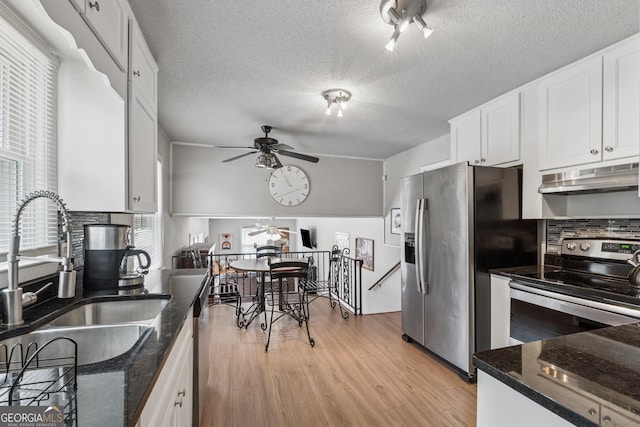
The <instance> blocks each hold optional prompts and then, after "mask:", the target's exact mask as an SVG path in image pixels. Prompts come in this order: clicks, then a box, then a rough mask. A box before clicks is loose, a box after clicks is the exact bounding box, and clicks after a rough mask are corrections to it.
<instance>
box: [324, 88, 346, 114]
mask: <svg viewBox="0 0 640 427" xmlns="http://www.w3.org/2000/svg"><path fill="white" fill-rule="evenodd" d="M322 97H323V98H324V99H325V101H327V109H326V110H325V112H324V113H325V114H326V115H327V116H330V115H331V109H332V108H331V107H332V106H333V105H334V104H335V105H336V106H337V110H338V111H337V113H336V116H337V117H342V116H343V115H344V113H343V111H344V110H346V109H347V101H349V100H350V99H351V92H349V91H348V90H346V89H329V90H325V91H324V92H322Z"/></svg>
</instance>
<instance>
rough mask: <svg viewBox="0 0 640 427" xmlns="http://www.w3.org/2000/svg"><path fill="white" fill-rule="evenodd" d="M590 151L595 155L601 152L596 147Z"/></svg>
mask: <svg viewBox="0 0 640 427" xmlns="http://www.w3.org/2000/svg"><path fill="white" fill-rule="evenodd" d="M590 153H591V154H593V155H594V156H595V155H597V154H598V153H599V151H598V150H596V149H595V148H594V149H593V150H591V151H590Z"/></svg>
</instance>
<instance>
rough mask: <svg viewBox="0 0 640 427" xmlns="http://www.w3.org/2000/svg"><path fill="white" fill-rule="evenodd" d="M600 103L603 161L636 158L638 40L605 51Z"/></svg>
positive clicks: (639, 135)
mask: <svg viewBox="0 0 640 427" xmlns="http://www.w3.org/2000/svg"><path fill="white" fill-rule="evenodd" d="M602 101H603V114H602V120H603V123H602V126H603V129H602V147H603V152H602V156H603V159H604V160H610V159H618V158H621V157H630V156H638V153H639V152H640V145H639V144H640V143H639V142H640V37H635V38H633V39H631V40H629V41H628V42H625V43H622V44H620V45H618V46H616V47H614V48H612V49H611V50H608V51H605V53H604V74H603V100H602ZM636 161H637V159H636Z"/></svg>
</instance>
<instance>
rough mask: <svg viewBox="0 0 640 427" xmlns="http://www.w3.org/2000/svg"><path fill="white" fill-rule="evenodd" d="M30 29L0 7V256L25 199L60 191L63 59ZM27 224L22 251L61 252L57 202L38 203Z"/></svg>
mask: <svg viewBox="0 0 640 427" xmlns="http://www.w3.org/2000/svg"><path fill="white" fill-rule="evenodd" d="M17 28H20V31H19V30H18V29H17ZM25 28H26V27H25V26H24V25H23V24H22V23H20V22H19V20H18V18H16V17H15V16H14V15H12V14H11V13H10V12H9V11H8V10H6V8H5V7H2V8H0V254H2V253H6V252H7V251H8V248H9V238H10V236H11V229H12V221H13V218H14V215H15V212H16V209H17V208H18V205H19V203H20V201H21V200H22V199H24V198H25V197H26V196H27V195H29V193H31V192H33V191H35V190H49V191H54V192H55V191H56V190H57V184H56V183H57V158H56V157H57V152H56V105H57V96H56V88H57V84H56V82H57V60H56V58H54V57H53V56H51V55H50V54H49V53H46V51H45V49H43V48H42V41H40V40H39V39H38V38H37V37H36V36H35V35H33V34H30V33H29V32H28V30H26V29H25ZM21 224H22V227H21V228H22V231H21V240H20V248H21V249H28V248H44V247H47V246H51V247H52V248H55V245H56V243H57V235H58V213H57V210H56V207H55V204H53V203H50V201H48V200H46V199H38V200H35V201H34V202H33V203H31V204H30V205H29V207H28V208H27V209H26V210H25V211H24V214H23V216H22V220H21Z"/></svg>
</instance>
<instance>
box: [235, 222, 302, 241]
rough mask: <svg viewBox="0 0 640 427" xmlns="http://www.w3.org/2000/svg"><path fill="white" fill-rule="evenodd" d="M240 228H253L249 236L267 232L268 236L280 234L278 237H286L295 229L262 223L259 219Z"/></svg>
mask: <svg viewBox="0 0 640 427" xmlns="http://www.w3.org/2000/svg"><path fill="white" fill-rule="evenodd" d="M271 222H273V219H272V220H271ZM242 228H253V229H254V230H253V231H250V232H249V233H248V234H249V236H257V235H259V234H264V233H267V234H269V235H270V236H280V237H279V238H280V239H282V238H283V237H287V235H288V234H291V233H294V234H295V233H296V232H295V231H292V230H289V229H288V228H281V227H278V226H277V225H273V224H262V223H261V222H260V221H258V222H256V223H255V224H253V225H248V226H245V227H242Z"/></svg>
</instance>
